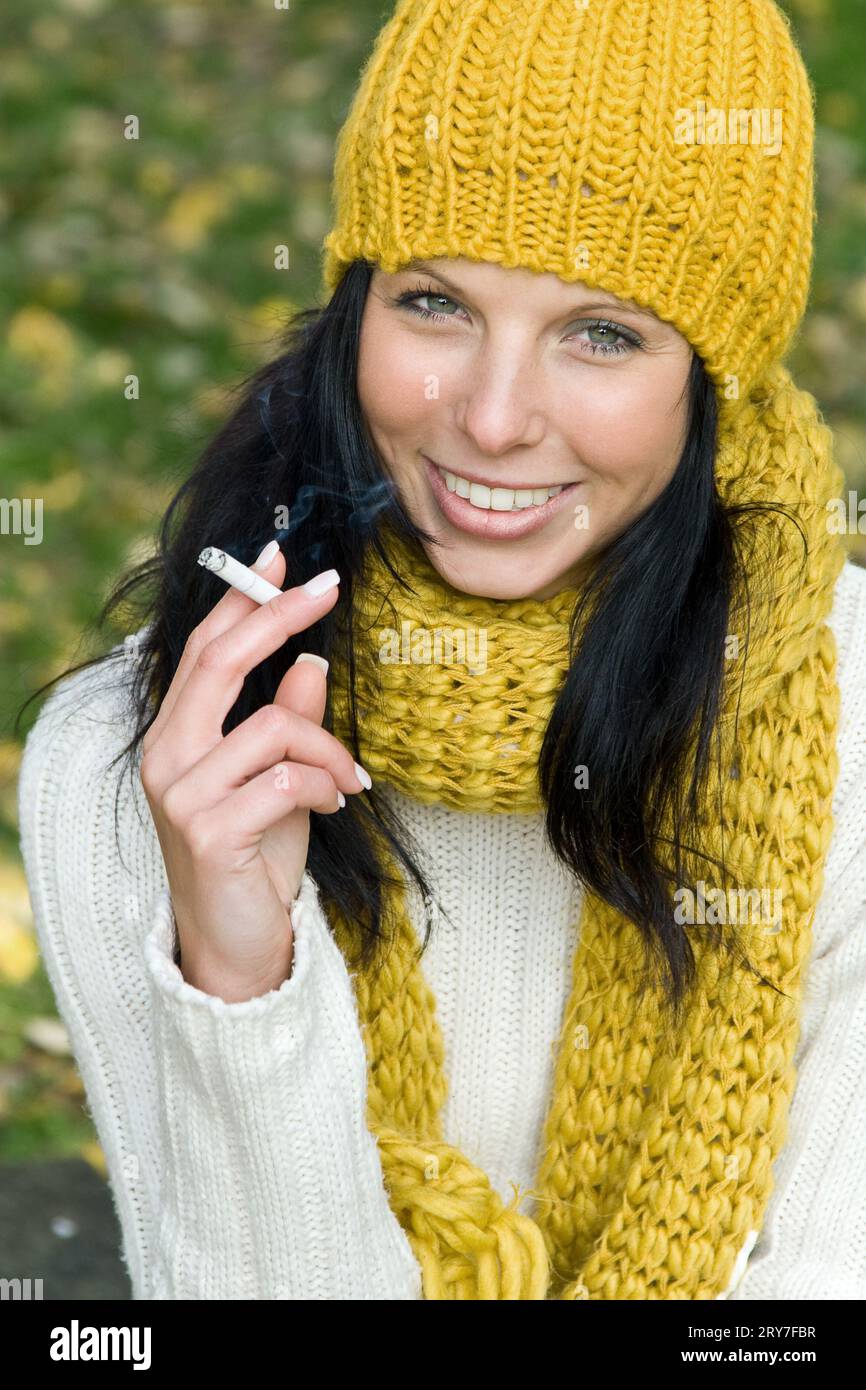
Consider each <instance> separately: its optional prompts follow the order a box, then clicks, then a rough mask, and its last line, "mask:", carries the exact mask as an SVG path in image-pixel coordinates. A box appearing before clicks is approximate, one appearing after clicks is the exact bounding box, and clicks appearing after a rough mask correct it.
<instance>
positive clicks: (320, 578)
mask: <svg viewBox="0 0 866 1390" xmlns="http://www.w3.org/2000/svg"><path fill="white" fill-rule="evenodd" d="M339 582H340V576H339V575H338V573H337V571H336V570H322V573H321V574H317V575H314V577H313V578H312V579H308V580H307V582H306V584H304V585H302V588H303V589H304V590H305V592H306V593H308V594H312V596H313V598H318V597H319V595H320V594H326V593H327V592H328V590H329V589H333V587H334V585H335V584H339Z"/></svg>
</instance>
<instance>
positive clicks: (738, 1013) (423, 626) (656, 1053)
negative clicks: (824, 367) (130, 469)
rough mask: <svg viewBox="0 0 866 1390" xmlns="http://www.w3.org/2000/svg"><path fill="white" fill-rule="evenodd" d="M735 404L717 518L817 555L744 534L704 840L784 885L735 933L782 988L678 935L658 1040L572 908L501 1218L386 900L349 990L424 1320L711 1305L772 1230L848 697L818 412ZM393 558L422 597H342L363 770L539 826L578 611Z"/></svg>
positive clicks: (604, 926) (656, 1022)
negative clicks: (472, 585) (459, 1313)
mask: <svg viewBox="0 0 866 1390" xmlns="http://www.w3.org/2000/svg"><path fill="white" fill-rule="evenodd" d="M742 406H743V408H742V410H741V411H740V413H739V415H738V416H737V417H736V424H730V423H729V424H728V426H727V428H726V429H725V430H723V431H722V433H721V434H720V438H719V447H718V454H717V487H718V490H719V494H720V496H721V498H722V500H723V501H724V502H726V503H733V502H742V501H774V502H783V503H786V504H787V505H788V506H789V507H790V508H791V510H792V511H793V513H794V515H795V516H796V518H797V520H798V521H799V523H800V525H801V526H802V528H803V530H804V531H805V534H806V538H807V540H808V547H809V548H808V556H807V558H806V562H805V567H804V568H803V569H802V570H801V569H800V566H801V563H802V561H803V545H802V537H801V534H800V532H799V530H798V529H797V527H796V526H795V525H794V524H793V523H792V522H786V521H781V520H779V519H778V518H777V517H775V516H773V515H771V516H769V517H768V518H767V519H766V520H765V521H763V522H761V523H759V524H760V525H761V527H762V531H763V534H764V536H765V538H770V541H771V549H770V550H768V549H767V548H766V547H764V548H762V549H761V553H760V560H758V559H757V557H756V559H755V564H758V563H760V564H761V565H762V566H764V565H766V564H767V563H768V556H769V563H770V564H771V565H772V575H773V583H772V594H771V601H770V602H768V603H767V604H766V605H765V606H761V607H760V608H759V609H758V610H757V611H756V610H755V608H754V598H753V608H752V613H751V617H752V622H751V628H750V634H749V636H750V647H749V651H748V654H747V656H748V659H747V660H746V661H745V664H744V667H742V668H741V667H740V666H739V664H738V673H739V672H740V671H741V670H742V671H744V678H743V680H742V681H741V680H740V679H739V678H737V679H736V680H734V681H732V683H731V684H732V689H733V690H734V691H735V695H736V697H737V698H736V700H734V702H733V703H734V704H736V703H738V719H737V720H736V721H735V720H734V719H733V717H732V716H733V713H734V710H733V707H729V708H726V710H725V713H724V717H723V719H722V720H721V721H720V731H721V730H724V731H725V733H724V740H725V741H724V742H723V744H722V748H723V757H724V760H723V762H722V764H721V766H723V767H725V768H726V769H728V770H729V771H728V774H727V776H726V777H725V778H724V779H723V785H722V786H721V787H719V786H718V785H717V786H716V788H715V797H714V798H713V799H712V800H710V802H709V806H711V807H714V809H713V810H708V812H707V817H706V827H707V835H708V844H709V849H710V851H711V852H712V853H713V854H715V855H717V856H721V853H722V849H723V848H724V852H725V858H726V859H727V862H728V864H729V865H731V866H733V870H734V877H735V878H736V880H737V882H738V883H739V884H742V885H743V886H744V887H746V888H752V887H754V886H756V885H757V886H772V887H773V888H774V889H779V890H781V901H782V903H783V911H782V919H781V929H780V930H772V929H769V928H768V927H767V925H766V922H765V921H763V922H762V923H761V925H750V924H749V923H746V924H742V923H740V922H739V921H738V930H740V931H741V932H742V933H743V936H742V940H743V942H744V945H745V947H746V949H747V955H748V959H749V960H750V961H751V962H752V964H753V965H754V966H755V967H756V969H757V970H759V971H760V972H761V973H762V974H763V975H764V976H766V977H767V978H768V979H769V980H771V981H772V982H773V983H774V984H775V985H777V986H778V987H779V989H780V990H782V991H784V994H780V993H776V992H775V991H774V990H772V989H770V988H768V987H767V986H765V985H761V984H760V982H759V981H758V980H757V979H756V977H755V975H754V974H752V973H751V972H749V971H747V970H745V969H741V968H740V966H739V964H738V965H737V968H736V970H735V971H734V972H733V973H729V972H726V971H723V970H722V969H721V963H720V962H721V957H720V954H719V951H718V948H715V949H710V948H709V947H708V946H707V944H706V941H705V940H702V938H704V937H705V935H706V933H704V932H703V931H701V930H700V929H698V930H697V931H696V932H695V931H693V932H692V933H691V937H690V939H691V941H692V945H693V949H694V952H695V959H696V963H697V965H698V970H699V986H698V988H697V989H696V991H695V992H694V993H693V995H691V996H690V997H689V1005H688V1009H687V1011H686V1013H685V1015H684V1019H683V1022H682V1024H681V1025H680V1026H678V1027H677V1028H675V1029H671V1027H670V1025H669V1024H668V1023H666V1022H663V1021H662V1019H661V1015H660V1014H659V1011H658V999H657V996H655V995H653V994H652V993H650V994H648V995H645V996H644V997H643V998H642V1000H641V1002H639V1003H638V1002H637V985H638V966H639V965H640V964H641V961H642V952H641V946H642V942H641V940H640V936H639V933H638V932H637V930H636V928H635V927H634V925H633V924H631V923H629V922H628V921H626V920H625V919H623V918H621V917H620V916H619V915H618V913H616V912H615V911H614V910H612V909H611V908H610V907H609V906H608V905H607V904H605V903H604V902H602V901H600V900H599V899H598V898H597V897H595V896H594V895H593V894H591V893H587V894H586V895H585V897H584V899H583V907H582V914H581V919H580V922H579V923H575V937H576V949H575V954H574V960H573V976H572V978H573V983H572V988H571V995H570V999H569V1002H568V1006H567V1009H566V1012H565V1015H564V1022H563V1027H562V1032H561V1037H560V1039H559V1043H558V1055H557V1062H556V1067H555V1074H554V1081H553V1087H552V1093H551V1096H550V1101H549V1108H548V1113H547V1118H546V1123H545V1129H544V1134H543V1136H539V1153H540V1154H541V1161H540V1166H539V1169H538V1174H537V1180H536V1184H535V1187H534V1188H533V1192H534V1194H535V1198H536V1201H535V1208H534V1211H533V1212H532V1213H531V1214H530V1213H529V1212H527V1211H523V1210H520V1203H521V1200H522V1199H521V1196H520V1194H519V1193H516V1194H515V1197H514V1200H513V1201H512V1202H510V1203H509V1204H508V1205H507V1206H506V1205H505V1204H504V1203H503V1201H502V1200H501V1199H500V1197H499V1195H498V1194H497V1193H496V1191H495V1190H494V1189H493V1187H492V1186H491V1183H490V1181H489V1179H488V1177H487V1175H486V1174H485V1173H484V1172H483V1171H481V1170H480V1169H479V1168H478V1167H476V1166H475V1164H473V1163H471V1162H470V1161H469V1160H468V1159H467V1158H466V1157H465V1156H464V1155H463V1154H462V1153H461V1152H459V1150H458V1149H456V1148H455V1147H454V1146H453V1145H451V1144H450V1143H449V1142H448V1137H447V1135H443V1133H442V1127H441V1119H440V1112H441V1108H442V1104H443V1101H444V1098H445V1094H446V1085H447V1082H446V1074H445V1057H444V1049H443V1039H442V1035H441V1032H440V1029H439V1026H438V1023H437V1020H436V1015H435V999H434V996H433V994H432V992H431V990H430V988H429V986H428V985H427V983H426V981H425V979H424V974H423V968H422V965H423V957H422V959H421V961H419V960H418V959H417V958H416V956H415V954H414V953H415V952H416V951H417V949H418V945H419V941H418V938H417V937H416V934H415V931H414V929H413V926H412V923H411V921H410V918H409V914H408V910H407V887H406V884H405V881H403V882H402V886H401V887H399V888H398V887H394V888H391V889H388V890H387V894H388V896H387V899H386V901H387V903H388V907H387V911H388V913H389V914H392V916H391V920H392V921H393V923H395V928H394V931H393V936H392V938H391V941H392V944H391V947H390V949H389V950H388V951H387V953H385V954H383V955H382V956H381V957H380V958H379V959H378V961H377V964H376V966H375V967H371V968H369V969H368V968H364V969H359V970H357V971H356V972H355V973H354V974H353V975H352V979H353V986H354V989H355V993H356V1000H357V1004H358V1009H359V1015H360V1021H361V1025H362V1031H363V1035H364V1039H365V1046H366V1052H367V1059H368V1123H369V1125H370V1128H371V1130H372V1132H373V1133H374V1135H375V1136H376V1139H377V1143H378V1148H379V1153H380V1156H381V1161H382V1167H383V1172H384V1178H385V1183H386V1187H387V1191H388V1193H389V1201H390V1204H391V1206H392V1209H393V1211H394V1212H395V1214H396V1216H397V1218H398V1220H399V1221H400V1223H401V1225H402V1227H403V1229H404V1230H405V1232H406V1234H407V1237H408V1239H409V1241H410V1243H411V1245H412V1248H413V1250H414V1252H415V1255H416V1257H417V1259H418V1262H419V1264H420V1266H421V1270H422V1274H423V1288H424V1296H425V1297H426V1298H428V1299H446V1298H466V1299H500V1298H501V1299H544V1298H561V1299H578V1298H590V1299H653V1298H659V1299H710V1298H718V1297H723V1296H724V1294H725V1291H726V1289H727V1286H728V1284H729V1281H730V1279H731V1275H732V1272H733V1270H734V1266H735V1263H737V1260H738V1256H739V1255H740V1254H741V1252H743V1250H744V1247H748V1244H749V1237H750V1236H752V1237H753V1236H754V1234H755V1233H756V1232H757V1231H758V1230H759V1229H760V1226H761V1223H762V1216H763V1213H764V1209H765V1206H766V1203H767V1200H768V1198H769V1195H770V1193H771V1190H772V1186H773V1180H772V1172H771V1168H772V1164H773V1161H774V1159H775V1157H776V1155H777V1154H778V1152H779V1150H780V1148H781V1146H782V1144H783V1142H784V1140H785V1137H786V1133H787V1114H788V1109H789V1104H790V1100H791V1096H792V1093H793V1088H794V1084H795V1079H796V1073H795V1069H794V1065H793V1055H794V1049H795V1045H796V1042H797V1038H798V1034H799V1028H800V1002H801V994H802V987H803V981H804V969H805V966H806V964H807V961H808V957H809V951H810V943H811V922H812V917H813V913H814V908H815V905H816V903H817V900H818V897H819V895H820V892H821V887H822V874H823V864H824V858H825V855H826V851H827V848H828V843H829V839H830V832H831V827H832V821H831V799H832V793H833V787H834V782H835V777H836V773H837V758H836V751H835V734H836V725H837V716H838V686H837V683H836V677H835V663H836V648H835V640H834V637H833V634H832V631H831V629H830V628H829V627H828V626H827V625H826V623H825V619H826V617H827V615H828V613H829V610H830V607H831V604H832V596H833V588H834V583H835V580H836V577H837V575H838V573H839V570H840V568H841V566H842V564H843V563H844V558H845V552H844V546H843V543H842V542H841V541H840V540H839V538H838V536H835V535H834V534H833V533H832V531H831V528H830V527H829V526H828V524H827V517H828V507H827V503H828V501H829V500H830V499H831V498H833V497H837V496H839V495H840V492H841V487H842V483H843V478H842V475H841V473H840V472H839V471H838V469H837V467H836V465H835V463H834V462H833V460H832V441H831V436H830V432H829V430H828V428H827V427H826V425H824V424H823V423H822V422H821V420H820V417H819V416H818V414H817V411H816V408H815V402H814V400H813V398H812V397H811V396H810V395H808V394H807V393H805V392H803V391H800V390H798V389H797V388H796V387H795V386H794V385H793V383H792V382H791V379H790V377H789V376H788V374H787V372H786V371H785V369H784V368H782V367H781V366H779V365H777V366H775V367H773V368H771V369H770V370H769V371H768V372H767V373H766V374H765V376H764V379H763V382H762V383H761V384H759V386H758V387H756V389H755V390H754V391H752V392H751V393H750V398H749V399H748V401H744V402H743V403H742ZM392 553H394V554H395V555H396V556H398V557H399V558H398V563H400V564H402V565H403V566H404V572H406V577H407V578H409V580H410V582H411V583H412V585H413V587H414V589H415V591H416V595H417V597H412V596H410V595H407V594H406V593H405V591H404V590H402V589H400V588H399V587H397V586H395V585H394V583H393V580H392V579H391V576H390V575H389V574H388V572H387V570H386V569H385V568H384V567H383V566H381V565H380V564H379V563H376V564H371V566H370V569H369V574H368V579H367V582H366V583H365V584H364V585H363V586H361V587H359V588H358V590H357V593H356V599H355V613H356V620H357V625H358V631H357V633H356V637H357V648H356V658H357V670H356V673H355V684H356V692H357V700H358V704H359V705H360V707H361V708H362V709H363V710H365V711H366V718H365V720H364V722H363V726H362V729H361V734H360V745H359V752H360V755H361V757H360V760H361V762H362V763H363V764H364V765H365V766H366V767H368V768H369V769H370V770H371V773H372V775H373V777H374V779H378V780H380V781H384V782H387V783H390V784H391V785H393V786H394V787H397V788H399V789H400V790H401V791H403V792H405V793H407V794H408V795H410V796H412V797H415V798H417V799H418V800H420V801H423V802H433V801H441V802H444V803H445V804H446V805H448V806H452V807H456V808H458V809H463V810H467V811H477V810H486V811H491V812H499V813H503V814H507V813H509V812H528V811H532V810H537V809H539V800H538V792H537V789H536V771H537V763H538V755H539V749H540V746H541V741H542V737H543V733H544V729H545V726H546V723H547V719H548V717H549V714H550V711H551V708H552V705H553V702H554V700H555V699H556V696H557V693H558V691H559V689H560V687H561V685H562V683H563V680H564V677H565V674H566V671H567V669H568V665H569V632H568V627H569V616H570V613H571V610H572V606H573V603H574V599H575V591H573V590H565V591H563V592H561V593H560V594H557V595H556V596H555V597H553V598H550V599H547V600H544V601H537V600H526V601H522V600H514V601H499V600H490V599H486V598H479V597H474V596H472V595H468V594H462V593H460V592H458V591H456V590H454V589H453V588H451V586H449V585H447V584H446V583H445V582H444V581H442V580H441V579H440V578H439V576H438V575H437V573H436V571H435V570H434V569H433V567H432V566H431V565H430V563H429V561H428V560H427V559H426V557H425V556H424V555H423V552H421V551H420V547H414V546H413V547H412V548H410V547H409V544H408V543H407V542H404V541H401V542H399V543H395V546H394V549H393V551H392ZM754 577H755V576H753V578H754ZM740 616H741V614H740V612H739V611H738V612H735V613H734V614H733V615H732V620H731V624H730V626H731V631H732V632H741V633H742V632H743V630H744V623H745V617H744V615H742V616H743V621H742V622H740V621H739V618H740ZM404 625H408V626H404ZM391 629H393V630H395V631H396V633H397V634H399V639H400V642H401V644H402V643H403V642H404V641H405V640H406V635H407V634H411V633H412V632H415V633H416V636H415V642H416V644H417V643H418V642H420V643H421V645H420V646H417V645H416V647H415V652H416V659H415V660H413V661H408V662H407V661H405V660H398V661H393V660H391V661H388V660H382V659H381V655H382V652H383V651H387V648H388V642H389V639H390V630H391ZM416 629H420V630H422V631H421V636H420V637H419V635H418V632H416ZM437 629H438V630H440V631H441V630H446V629H447V630H451V631H452V632H454V631H464V632H465V631H467V630H469V629H483V631H484V632H485V633H486V638H487V650H486V653H485V661H484V665H483V669H482V670H480V671H476V672H475V673H473V672H471V671H470V670H469V669H468V666H467V658H466V656H465V655H464V654H461V653H458V654H457V656H455V657H454V658H453V659H449V653H448V650H447V647H446V648H445V649H444V650H443V651H441V652H437V653H436V655H435V656H434V658H433V659H432V660H431V659H430V658H429V655H428V656H427V658H426V659H425V656H424V643H425V642H427V641H428V640H432V637H433V636H434V635H435V631H436V630H437ZM410 646H411V642H410ZM403 650H404V649H403ZM741 650H742V644H741ZM744 655H745V653H744ZM741 660H742V657H741ZM345 679H346V675H345V669H344V668H343V667H342V666H341V664H340V662H339V661H336V662H335V663H334V664H333V666H332V676H331V681H330V684H331V697H332V702H333V703H332V716H333V728H334V730H335V732H336V733H337V734H338V736H341V737H343V738H344V739H346V738H347V737H348V722H347V703H346V696H345ZM720 805H723V815H722V818H721V823H720V818H719V806H720ZM723 832H724V846H723V845H722V833H723ZM389 867H390V868H391V871H392V873H394V874H395V876H396V878H397V880H399V879H400V874H399V873H398V871H397V870H396V868H395V866H394V864H393V862H392V863H391V864H390V866H389ZM758 916H760V914H758ZM721 920H724V918H722V919H721ZM331 922H332V927H333V930H334V935H335V939H336V940H337V942H338V944H339V945H340V949H341V951H342V952H343V954H344V956H345V957H346V958H347V960H352V961H353V962H354V951H355V948H356V947H357V944H358V930H357V924H356V925H355V926H354V928H353V924H352V923H350V922H347V921H345V920H343V919H342V918H341V917H340V916H339V915H338V914H336V913H332V914H331ZM683 929H684V930H685V929H686V928H685V927H684V928H683ZM740 1264H741V1262H740Z"/></svg>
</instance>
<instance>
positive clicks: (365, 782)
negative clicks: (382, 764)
mask: <svg viewBox="0 0 866 1390" xmlns="http://www.w3.org/2000/svg"><path fill="white" fill-rule="evenodd" d="M355 771H356V773H357V774H358V781H359V782H360V783H361V786H362V787H366V788H367V791H369V790H370V788H371V787H372V785H373V779H372V777H371V776H370V774H369V772H365V771H364V769H363V768H362V767H361V764H360V763H355Z"/></svg>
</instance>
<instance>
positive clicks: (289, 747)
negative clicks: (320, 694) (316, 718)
mask: <svg viewBox="0 0 866 1390" xmlns="http://www.w3.org/2000/svg"><path fill="white" fill-rule="evenodd" d="M284 760H288V761H290V762H293V763H298V764H304V765H305V766H308V767H320V768H322V769H324V771H326V772H327V773H328V774H329V776H330V777H331V779H332V781H333V782H334V784H335V786H337V787H339V788H340V790H341V791H344V792H351V793H355V792H359V791H363V789H364V784H363V782H362V780H361V778H360V777H359V776H358V774H357V772H356V771H355V762H354V759H353V758H352V755H351V753H349V751H348V749H347V748H345V747H344V746H343V744H342V743H341V742H340V740H339V739H338V738H335V737H334V735H333V734H332V733H329V731H328V730H327V729H323V728H322V727H321V726H320V725H319V724H315V723H313V722H312V721H311V720H309V719H305V718H304V717H303V715H300V714H297V713H296V712H295V711H294V710H289V709H285V708H284V707H282V706H280V705H263V706H262V707H261V709H258V710H256V711H255V713H254V714H251V715H250V717H249V719H245V720H244V721H243V723H242V724H239V725H238V726H237V728H235V729H232V731H231V733H229V734H227V735H226V736H225V738H223V739H221V740H220V742H219V743H218V744H217V745H216V747H214V748H212V749H211V750H210V752H209V753H206V754H205V755H204V757H202V758H201V759H200V760H199V761H198V762H197V763H196V764H195V765H194V766H193V767H191V768H190V769H189V770H188V771H187V772H186V773H184V775H183V776H182V777H179V778H178V779H177V780H176V781H174V782H172V784H171V786H170V787H169V788H168V790H167V792H166V793H165V796H164V798H163V803H162V805H163V811H164V812H165V814H166V815H167V816H168V818H169V819H170V820H171V821H173V822H174V823H175V824H183V823H184V821H185V820H187V819H188V818H189V817H191V816H192V815H193V814H194V812H196V811H197V810H201V809H204V808H208V807H213V806H216V805H217V804H218V803H219V802H221V801H224V800H225V798H226V797H228V796H230V795H231V793H232V792H234V791H236V790H237V789H238V788H239V787H242V786H244V784H245V783H248V782H249V781H250V779H252V778H254V777H256V776H257V775H258V774H259V773H261V772H266V771H267V769H268V768H269V767H273V766H274V764H275V763H277V762H282V761H284Z"/></svg>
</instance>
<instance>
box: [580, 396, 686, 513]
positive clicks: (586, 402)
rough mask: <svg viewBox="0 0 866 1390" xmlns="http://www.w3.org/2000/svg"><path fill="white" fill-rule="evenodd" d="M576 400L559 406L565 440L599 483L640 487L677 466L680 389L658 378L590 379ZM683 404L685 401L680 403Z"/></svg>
mask: <svg viewBox="0 0 866 1390" xmlns="http://www.w3.org/2000/svg"><path fill="white" fill-rule="evenodd" d="M593 376H594V378H595V379H594V380H592V382H591V389H590V383H589V380H588V383H587V389H586V390H585V392H583V393H582V394H581V397H580V401H579V408H576V407H575V400H574V395H572V397H571V399H570V401H569V402H568V405H567V408H566V407H565V405H563V410H564V412H565V413H564V414H563V415H562V417H561V418H563V419H568V418H569V417H570V419H571V421H572V426H571V428H570V429H569V430H568V439H569V443H570V446H571V448H572V450H573V452H574V454H575V456H576V457H577V458H579V459H581V460H582V462H583V463H584V464H585V465H586V467H587V468H589V469H591V470H592V472H593V473H594V474H596V475H597V476H598V477H599V478H600V479H601V480H602V481H604V480H606V479H607V480H610V481H611V482H614V483H616V484H618V485H624V486H629V485H631V484H632V483H633V484H634V485H635V487H643V486H645V485H646V483H647V481H648V480H649V479H650V478H651V477H654V476H659V477H664V480H665V481H667V479H668V478H669V477H670V476H671V475H672V474H673V472H674V471H675V469H676V465H677V463H678V462H679V456H680V452H681V449H682V440H683V431H684V424H685V413H684V401H683V402H682V403H680V404H679V405H677V396H678V395H679V392H680V390H681V389H682V383H681V381H680V380H679V377H677V380H676V383H675V387H676V389H674V387H673V386H672V385H671V383H670V381H660V380H658V374H655V373H647V374H645V375H643V374H642V375H641V376H637V375H636V374H631V373H626V372H621V373H614V372H613V371H610V372H609V373H606V374H605V373H603V372H601V371H599V372H598V373H597V374H595V373H594V374H593ZM684 399H685V398H684Z"/></svg>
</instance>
